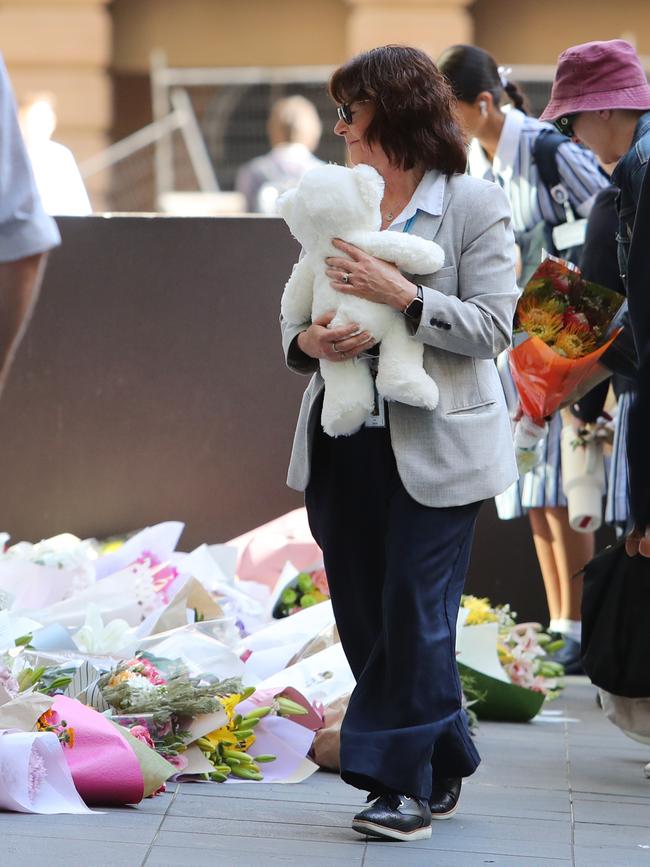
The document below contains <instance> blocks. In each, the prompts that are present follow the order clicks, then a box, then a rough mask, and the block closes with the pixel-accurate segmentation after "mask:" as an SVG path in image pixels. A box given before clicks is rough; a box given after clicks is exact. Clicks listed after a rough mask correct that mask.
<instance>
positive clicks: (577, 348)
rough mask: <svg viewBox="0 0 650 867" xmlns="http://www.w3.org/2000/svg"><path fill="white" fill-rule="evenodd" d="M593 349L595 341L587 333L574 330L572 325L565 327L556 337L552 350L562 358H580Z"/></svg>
mask: <svg viewBox="0 0 650 867" xmlns="http://www.w3.org/2000/svg"><path fill="white" fill-rule="evenodd" d="M595 347H596V341H595V340H594V338H593V336H592V335H591V334H589V332H588V331H584V330H582V329H580V328H576V327H575V326H574V325H567V327H566V328H565V329H564V331H562V333H561V334H559V335H558V336H557V337H556V339H555V345H554V346H553V350H554V352H557V354H558V355H562V356H564V358H582V357H583V356H584V355H587V354H588V353H589V352H591V351H592V350H593V349H595Z"/></svg>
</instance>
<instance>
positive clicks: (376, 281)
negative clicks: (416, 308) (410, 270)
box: [325, 238, 417, 310]
mask: <svg viewBox="0 0 650 867" xmlns="http://www.w3.org/2000/svg"><path fill="white" fill-rule="evenodd" d="M332 243H333V244H334V246H335V247H336V248H337V249H338V250H341V251H342V252H343V253H345V254H346V257H345V258H343V257H338V256H328V258H327V259H325V264H326V265H327V266H328V267H327V271H326V272H325V273H326V274H327V276H328V277H329V278H330V281H331V284H332V288H333V289H336V290H337V291H338V292H342V293H343V294H344V295H356V296H357V297H358V298H365V299H366V300H367V301H376V302H377V303H378V304H388V306H389V307H394V308H395V309H396V310H404V308H405V307H406V306H407V304H410V302H411V301H413V299H414V298H415V297H416V295H417V289H416V287H415V286H414V285H413V283H411V282H410V281H408V280H407V279H406V277H404V276H403V275H402V274H401V272H400V270H399V268H398V267H397V266H396V265H393V264H392V263H391V262H384V260H383V259H377V258H376V257H375V256H370V255H368V253H364V252H363V250H360V249H359V248H358V247H355V246H354V244H348V243H347V242H346V241H341V240H339V239H338V238H335V239H334V240H333V241H332ZM345 275H347V278H346V279H344V277H345Z"/></svg>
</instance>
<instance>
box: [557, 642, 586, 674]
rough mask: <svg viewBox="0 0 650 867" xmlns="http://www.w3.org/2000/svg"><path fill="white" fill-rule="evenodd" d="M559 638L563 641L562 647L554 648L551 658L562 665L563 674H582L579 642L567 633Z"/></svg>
mask: <svg viewBox="0 0 650 867" xmlns="http://www.w3.org/2000/svg"><path fill="white" fill-rule="evenodd" d="M561 638H562V641H564V647H561V648H560V649H559V650H556V651H555V653H554V654H553V655H552V656H551V659H552V660H553V662H559V663H560V664H561V665H563V666H564V673H565V674H584V669H583V667H582V660H581V659H580V642H579V641H574V640H573V638H569V636H568V635H562V636H561Z"/></svg>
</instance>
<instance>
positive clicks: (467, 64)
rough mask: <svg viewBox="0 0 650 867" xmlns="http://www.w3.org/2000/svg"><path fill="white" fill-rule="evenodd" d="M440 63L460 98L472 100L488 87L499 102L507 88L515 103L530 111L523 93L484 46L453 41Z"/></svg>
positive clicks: (463, 100)
mask: <svg viewBox="0 0 650 867" xmlns="http://www.w3.org/2000/svg"><path fill="white" fill-rule="evenodd" d="M438 67H439V69H440V72H442V74H443V75H444V76H445V78H446V79H447V81H448V82H449V84H450V85H451V88H452V90H453V91H454V95H455V97H456V99H459V100H460V101H461V102H469V103H473V102H475V101H476V98H477V97H478V95H479V93H483V92H484V91H487V92H488V93H491V94H492V98H493V100H494V104H495V105H499V103H500V102H501V97H502V96H503V92H504V91H505V92H506V94H507V95H508V97H509V99H510V100H511V101H512V104H513V105H514V107H515V108H518V109H519V111H523V112H524V114H528V110H527V106H526V97H525V96H524V94H523V93H522V92H521V91H520V90H519V88H518V87H517V85H516V84H515V83H514V81H508V80H507V79H504V78H503V77H502V75H501V73H500V72H499V68H498V66H497V64H496V61H495V59H494V58H493V57H492V55H491V54H488V53H487V51H485V50H484V49H483V48H478V47H477V46H476V45H452V47H451V48H448V49H447V50H446V51H445V52H444V53H443V54H442V56H441V57H439V58H438Z"/></svg>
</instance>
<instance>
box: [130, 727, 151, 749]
mask: <svg viewBox="0 0 650 867" xmlns="http://www.w3.org/2000/svg"><path fill="white" fill-rule="evenodd" d="M130 733H131V734H132V735H133V737H134V738H137V740H139V741H142V743H143V744H146V745H147V746H148V747H150V748H151V749H152V750H155V749H156V747H155V745H154V742H153V741H152V739H151V735H150V734H149V729H148V728H147V727H146V726H140V725H138V726H133V728H131V729H130Z"/></svg>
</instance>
